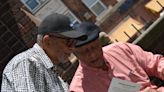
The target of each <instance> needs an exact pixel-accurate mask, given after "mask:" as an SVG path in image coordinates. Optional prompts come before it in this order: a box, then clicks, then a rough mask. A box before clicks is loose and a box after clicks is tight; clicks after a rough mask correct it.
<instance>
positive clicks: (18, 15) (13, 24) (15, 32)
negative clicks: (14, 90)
mask: <svg viewBox="0 0 164 92" xmlns="http://www.w3.org/2000/svg"><path fill="white" fill-rule="evenodd" d="M20 7H22V4H21V3H20V1H19V0H0V84H1V77H2V76H1V74H2V72H3V69H4V67H5V65H6V64H7V63H8V61H9V60H10V59H11V58H12V57H13V56H14V55H16V54H17V53H20V52H21V51H23V50H25V49H27V48H28V47H31V46H32V44H33V43H34V42H35V41H34V40H35V37H36V36H35V33H36V30H35V25H34V24H33V23H32V22H31V20H30V19H29V18H28V17H27V16H26V15H25V14H24V13H23V12H21V11H20V9H19V8H20Z"/></svg>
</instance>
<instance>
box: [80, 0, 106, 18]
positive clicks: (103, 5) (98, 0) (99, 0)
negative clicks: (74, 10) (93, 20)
mask: <svg viewBox="0 0 164 92" xmlns="http://www.w3.org/2000/svg"><path fill="white" fill-rule="evenodd" d="M82 2H83V3H84V4H85V5H86V6H87V7H88V8H89V10H91V12H92V13H93V14H94V15H96V16H100V15H101V14H102V13H103V12H104V11H106V10H107V7H106V6H105V4H104V3H103V2H102V1H101V0H96V1H95V2H94V3H92V4H91V5H90V6H89V5H88V4H87V3H86V2H85V0H82ZM97 3H100V5H101V6H102V7H103V8H104V10H103V11H102V12H101V13H100V14H97V13H96V11H94V10H93V9H92V7H94V6H95V5H96V4H97Z"/></svg>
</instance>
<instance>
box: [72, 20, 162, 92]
mask: <svg viewBox="0 0 164 92" xmlns="http://www.w3.org/2000/svg"><path fill="white" fill-rule="evenodd" d="M76 30H77V31H82V32H84V33H86V34H87V35H88V38H87V40H85V41H79V42H77V44H76V49H75V51H74V54H75V55H76V56H77V58H78V59H79V60H80V63H79V66H78V68H77V71H76V73H75V75H74V77H73V80H72V82H71V84H70V89H69V90H70V92H108V88H109V86H110V82H111V80H112V78H113V77H115V78H119V79H122V80H128V81H131V82H134V83H138V84H141V88H140V92H164V87H157V86H156V85H153V84H151V82H150V79H149V77H148V76H156V77H158V78H160V79H162V80H164V57H163V56H162V55H159V54H156V55H153V54H152V53H151V52H146V51H144V50H142V48H140V47H139V46H136V45H133V44H130V43H113V44H111V45H107V46H105V47H103V48H102V47H101V43H100V41H99V40H98V36H99V35H98V34H99V32H100V29H99V27H98V26H96V25H94V24H93V23H87V22H84V23H82V24H80V25H79V26H78V27H76Z"/></svg>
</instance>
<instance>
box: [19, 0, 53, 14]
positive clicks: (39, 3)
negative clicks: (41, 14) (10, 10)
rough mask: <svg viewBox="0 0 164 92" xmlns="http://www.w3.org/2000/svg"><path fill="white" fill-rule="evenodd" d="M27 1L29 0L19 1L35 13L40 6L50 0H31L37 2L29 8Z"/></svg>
mask: <svg viewBox="0 0 164 92" xmlns="http://www.w3.org/2000/svg"><path fill="white" fill-rule="evenodd" d="M27 1H29V0H21V2H22V3H23V4H24V5H25V6H26V7H27V9H29V10H30V11H31V12H32V13H33V14H35V13H36V12H37V11H38V10H39V9H40V8H42V7H43V6H44V5H45V4H47V3H48V2H49V1H50V0H45V1H44V2H43V3H41V2H40V0H33V1H36V2H37V3H38V5H37V6H35V8H34V9H31V7H30V6H29V5H28V4H26V2H27Z"/></svg>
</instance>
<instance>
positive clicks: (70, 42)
mask: <svg viewBox="0 0 164 92" xmlns="http://www.w3.org/2000/svg"><path fill="white" fill-rule="evenodd" d="M47 35H49V36H50V37H55V38H59V39H63V40H65V44H66V46H68V47H74V46H75V44H76V42H77V41H76V40H75V39H72V38H68V37H64V36H62V35H60V34H47Z"/></svg>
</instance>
